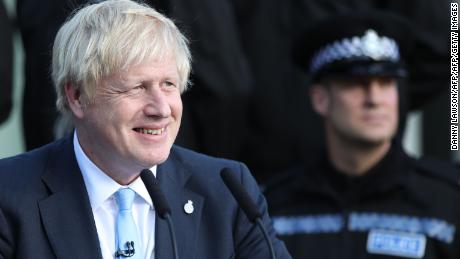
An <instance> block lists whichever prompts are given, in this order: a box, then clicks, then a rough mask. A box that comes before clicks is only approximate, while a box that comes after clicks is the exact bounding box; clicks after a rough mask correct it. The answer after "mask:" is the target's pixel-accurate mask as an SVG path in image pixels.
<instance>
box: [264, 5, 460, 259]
mask: <svg viewBox="0 0 460 259" xmlns="http://www.w3.org/2000/svg"><path fill="white" fill-rule="evenodd" d="M411 35H412V30H411V28H410V27H409V26H408V25H407V24H406V23H405V22H404V21H403V20H401V19H399V18H398V17H395V16H393V15H390V14H384V13H354V14H343V15H339V16H336V17H334V18H330V19H328V20H326V21H323V22H321V23H320V24H318V25H317V26H315V27H314V28H313V29H310V30H308V31H307V32H306V33H305V36H304V37H303V38H302V39H300V40H299V41H298V44H296V46H295V48H294V53H295V57H296V59H297V63H298V64H299V65H300V67H302V68H303V69H305V71H309V74H310V77H311V83H310V85H311V86H310V97H311V98H310V99H311V103H312V105H313V108H314V110H315V111H316V113H318V114H319V115H320V117H321V118H322V119H323V122H324V127H325V136H326V144H325V146H326V150H325V152H324V153H323V155H319V156H318V158H317V159H315V160H314V161H312V159H311V158H308V159H306V160H308V161H306V162H304V163H302V166H299V167H297V168H295V169H293V170H291V172H288V173H287V174H285V175H286V176H284V177H283V179H278V180H277V181H276V182H275V183H274V184H273V185H271V187H269V188H268V189H267V191H266V195H267V198H268V200H269V204H270V209H271V215H272V216H273V217H274V225H275V229H276V231H277V232H278V234H279V235H280V237H281V238H282V239H283V240H284V241H285V243H286V245H287V247H288V249H289V250H290V252H291V254H292V255H293V258H309V259H328V258H330V259H337V258H349V259H362V258H427V259H428V258H439V259H441V258H442V259H454V258H456V259H458V258H460V235H459V231H460V187H459V185H458V179H459V175H458V171H456V170H457V169H453V167H452V168H450V166H449V165H447V164H443V167H442V169H441V167H439V166H436V165H435V166H433V163H426V162H425V161H418V160H414V159H412V158H410V157H409V156H408V155H407V154H406V153H405V152H404V151H403V149H402V147H401V142H400V140H399V138H398V137H397V135H398V134H397V132H398V124H400V123H399V122H398V121H399V119H400V117H401V115H400V112H398V111H399V110H400V105H401V98H402V96H401V94H400V93H401V92H403V91H401V90H403V89H401V87H402V86H401V84H400V82H401V79H403V78H405V77H407V76H408V72H407V69H406V68H405V66H404V59H405V57H406V56H405V54H407V52H408V51H409V50H410V48H411V39H413V37H412V36H411ZM446 148H447V147H446Z"/></svg>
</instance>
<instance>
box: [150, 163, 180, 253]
mask: <svg viewBox="0 0 460 259" xmlns="http://www.w3.org/2000/svg"><path fill="white" fill-rule="evenodd" d="M141 179H142V181H143V182H144V185H145V188H147V191H148V193H149V195H150V198H152V201H153V205H154V206H155V210H156V212H157V214H158V216H160V218H162V219H165V220H166V221H167V222H168V229H169V234H170V236H171V242H172V246H173V254H174V258H175V259H179V253H178V250H177V241H176V234H175V232H174V225H173V222H172V219H171V208H170V207H169V205H168V202H167V201H166V198H165V195H164V194H163V191H162V190H161V187H160V182H159V181H158V179H157V178H156V177H155V176H154V175H153V173H152V171H150V170H149V169H144V170H142V171H141Z"/></svg>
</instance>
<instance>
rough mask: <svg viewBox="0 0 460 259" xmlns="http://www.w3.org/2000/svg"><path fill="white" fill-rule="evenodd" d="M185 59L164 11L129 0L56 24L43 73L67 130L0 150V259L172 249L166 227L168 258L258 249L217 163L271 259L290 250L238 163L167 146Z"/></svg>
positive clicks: (176, 122)
mask: <svg viewBox="0 0 460 259" xmlns="http://www.w3.org/2000/svg"><path fill="white" fill-rule="evenodd" d="M190 59H191V57H190V52H189V49H188V46H187V40H186V39H185V38H184V36H183V35H182V34H181V33H180V32H179V30H178V29H177V28H176V26H175V25H174V23H173V22H172V21H171V20H170V19H168V18H166V17H164V16H163V15H161V14H160V13H158V12H156V11H155V10H154V9H152V8H150V7H148V6H146V5H142V4H138V3H135V2H132V1H129V0H113V1H104V2H101V3H98V4H93V5H88V6H86V7H84V8H82V9H80V10H79V11H77V12H76V13H75V14H74V15H73V16H72V17H71V18H70V19H69V20H68V21H67V22H66V23H65V24H64V25H63V26H62V27H61V29H60V30H59V32H58V34H57V36H56V40H55V43H54V48H53V61H52V77H53V81H54V84H55V87H56V92H57V96H58V99H57V107H58V109H59V111H60V112H61V113H63V114H65V115H67V116H71V117H72V120H73V123H74V124H75V131H74V133H73V134H72V135H70V136H68V137H65V138H63V139H62V140H59V141H57V142H54V143H51V144H49V145H46V146H44V147H42V148H39V149H36V150H34V151H32V152H29V153H25V154H22V155H19V156H16V157H12V158H7V159H3V160H0V176H1V178H2V180H1V181H0V258H2V259H5V258H22V259H26V258H47V259H49V258H61V259H62V258H101V259H102V258H103V259H107V258H123V257H132V258H133V259H135V258H174V256H173V254H174V253H173V250H174V249H173V246H172V245H171V242H170V239H171V236H174V235H173V234H172V233H175V235H176V236H177V247H178V255H179V257H180V258H197V259H198V258H199V259H206V258H209V259H214V258H248V259H249V258H251V259H253V258H261V259H262V258H268V257H269V250H268V249H267V247H266V243H265V241H264V238H263V235H262V232H261V231H259V229H257V228H256V227H254V225H253V224H251V223H250V221H249V220H248V218H247V217H246V216H245V215H244V213H242V211H241V210H240V209H239V206H238V204H237V202H236V201H235V200H234V199H233V198H232V196H231V193H230V192H229V191H228V190H227V189H226V187H225V185H224V183H223V181H222V180H221V179H220V174H219V172H221V171H222V170H223V169H225V168H226V169H227V170H230V171H231V173H232V174H233V175H234V176H236V178H237V179H239V181H241V184H243V186H244V187H245V188H246V189H247V190H248V192H249V195H250V196H251V198H252V199H253V200H255V201H256V204H257V209H258V210H259V211H260V212H261V214H262V216H261V220H262V222H263V223H262V224H263V225H264V226H265V228H267V229H268V235H269V240H270V242H271V243H273V246H274V251H275V254H276V255H277V258H290V256H289V255H288V253H287V251H286V249H285V247H284V245H283V244H282V242H281V241H279V240H277V239H276V238H275V235H274V230H273V228H272V226H271V221H270V219H269V217H268V214H267V206H266V202H265V199H264V197H263V196H262V194H261V193H260V191H259V189H258V187H257V184H256V182H255V181H254V179H253V178H252V176H251V175H250V173H249V171H248V169H247V168H246V166H245V165H243V164H241V163H239V162H235V161H229V160H224V159H217V158H212V157H208V156H204V155H202V154H198V153H195V152H192V151H190V150H186V149H183V148H180V147H177V146H174V145H173V143H174V140H175V138H176V136H177V133H178V131H179V126H180V122H181V115H182V102H181V93H183V92H184V91H185V90H186V88H187V84H188V76H189V72H190ZM141 172H142V175H143V177H142V178H141V177H140V175H141ZM145 174H147V175H145ZM144 176H145V177H146V178H144ZM151 177H156V178H157V179H158V182H159V188H161V189H162V190H163V192H164V196H165V200H166V201H167V203H168V204H169V206H170V210H171V211H170V213H169V214H170V216H171V219H172V222H174V225H175V226H176V228H175V230H173V232H172V233H169V232H168V224H167V221H165V220H164V219H163V218H162V217H158V216H161V213H162V212H161V211H160V210H162V208H161V206H158V207H157V206H154V202H153V201H152V200H154V199H157V198H158V197H153V196H152V197H151V196H150V195H152V193H151V190H152V189H150V188H149V183H147V182H146V179H149V178H151ZM155 205H157V204H156V203H155Z"/></svg>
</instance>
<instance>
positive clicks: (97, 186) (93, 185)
mask: <svg viewBox="0 0 460 259" xmlns="http://www.w3.org/2000/svg"><path fill="white" fill-rule="evenodd" d="M73 146H74V151H75V156H76V158H77V163H78V166H79V167H80V171H81V173H82V175H83V179H84V182H85V185H86V189H87V191H88V196H89V200H90V203H91V208H92V210H93V211H95V210H96V209H97V208H99V206H101V205H102V203H103V202H104V201H106V200H107V199H109V198H110V197H111V196H112V195H113V194H114V193H115V192H117V191H118V190H119V189H120V188H123V187H129V188H131V189H132V190H134V191H135V192H136V193H137V194H138V195H139V196H140V197H142V199H144V200H145V202H147V203H148V204H149V205H150V208H153V202H152V199H151V198H150V195H149V193H148V191H147V189H146V188H145V185H144V183H143V182H142V179H141V178H140V177H138V178H137V179H136V180H134V181H133V182H132V183H131V184H129V185H128V186H122V185H120V184H118V183H117V182H115V181H114V180H113V179H112V178H110V177H109V176H108V175H107V174H105V173H104V172H103V171H102V170H101V169H99V167H97V166H96V165H95V164H94V163H93V162H92V161H91V160H90V159H89V158H88V156H86V154H85V152H84V151H83V149H82V147H81V146H80V143H79V141H78V136H77V131H74V135H73ZM156 169H157V166H156V165H155V166H153V167H152V168H150V171H152V172H153V174H154V175H155V176H156V171H157V170H156Z"/></svg>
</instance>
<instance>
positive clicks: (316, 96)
mask: <svg viewBox="0 0 460 259" xmlns="http://www.w3.org/2000/svg"><path fill="white" fill-rule="evenodd" d="M310 98H311V103H312V105H313V109H314V110H315V112H317V113H318V114H319V115H321V116H325V115H326V114H327V112H328V110H329V106H330V99H329V93H328V91H327V89H326V88H325V87H324V86H322V85H318V84H316V85H312V86H311V88H310Z"/></svg>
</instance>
